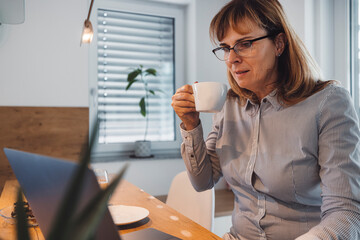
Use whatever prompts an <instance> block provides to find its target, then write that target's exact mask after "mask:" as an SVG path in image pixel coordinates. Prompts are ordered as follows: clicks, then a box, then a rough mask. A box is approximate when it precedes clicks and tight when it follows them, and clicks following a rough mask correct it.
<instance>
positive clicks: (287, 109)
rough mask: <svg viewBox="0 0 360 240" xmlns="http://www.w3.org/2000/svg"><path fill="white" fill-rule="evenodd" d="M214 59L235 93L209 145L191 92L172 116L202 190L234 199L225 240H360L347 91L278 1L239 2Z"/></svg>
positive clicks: (221, 28) (226, 20) (217, 25)
mask: <svg viewBox="0 0 360 240" xmlns="http://www.w3.org/2000/svg"><path fill="white" fill-rule="evenodd" d="M210 35H211V36H212V39H213V40H214V41H215V42H217V43H218V44H219V47H218V48H215V49H214V50H213V52H214V53H215V55H216V57H218V58H219V59H220V60H223V61H225V63H226V65H227V71H228V80H229V84H230V86H231V89H230V90H229V92H228V98H227V100H226V103H225V105H224V107H223V109H222V111H221V112H219V113H217V114H215V115H214V118H213V127H212V131H211V132H210V134H209V136H208V137H207V139H206V143H205V142H204V140H203V135H202V126H201V122H200V119H199V113H198V112H196V111H195V104H194V99H193V96H192V88H191V86H190V85H185V86H183V87H181V88H179V89H178V90H177V92H176V93H175V95H174V96H173V102H172V106H173V108H174V110H175V112H176V113H177V115H178V116H179V117H180V119H181V120H182V124H181V126H180V127H181V133H182V136H183V144H182V146H181V152H182V156H183V159H184V162H185V165H186V167H187V170H188V174H189V177H190V179H191V182H192V184H193V186H194V187H195V189H196V190H198V191H202V190H206V189H210V188H212V187H213V186H214V185H215V183H216V182H217V181H218V180H219V178H220V177H222V176H223V177H224V178H225V180H226V181H227V182H228V183H229V185H230V187H231V189H232V191H233V192H234V194H235V207H234V211H233V215H232V223H233V226H232V227H231V229H230V232H229V233H228V234H226V235H225V236H224V238H225V239H276V240H281V239H286V240H288V239H295V238H296V239H301V240H303V239H304V240H305V239H360V233H359V231H360V230H359V229H360V190H359V189H360V177H359V176H360V174H359V173H360V161H359V156H360V155H359V142H360V133H359V127H358V118H357V115H356V113H355V111H354V107H353V105H352V102H351V99H350V96H349V94H348V92H347V91H346V90H344V89H343V88H341V87H340V86H337V85H335V84H334V83H333V82H332V81H320V77H319V74H318V72H317V70H316V64H315V63H314V62H313V61H312V60H311V57H310V56H309V54H308V52H307V51H306V49H305V47H304V46H303V44H302V43H301V41H300V40H299V38H298V37H297V36H296V34H295V33H294V31H293V30H292V28H291V27H290V25H289V23H288V21H287V19H286V16H285V14H284V12H283V9H282V7H281V5H280V3H279V2H278V1H277V0H233V1H231V2H229V3H228V4H227V5H226V6H224V7H223V9H222V10H221V11H220V12H219V13H218V14H217V15H216V16H215V17H214V19H213V20H212V23H211V26H210Z"/></svg>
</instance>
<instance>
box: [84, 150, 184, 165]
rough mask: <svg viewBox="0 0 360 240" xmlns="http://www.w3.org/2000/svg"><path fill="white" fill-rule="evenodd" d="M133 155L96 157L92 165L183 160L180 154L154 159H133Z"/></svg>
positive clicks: (169, 154)
mask: <svg viewBox="0 0 360 240" xmlns="http://www.w3.org/2000/svg"><path fill="white" fill-rule="evenodd" d="M131 154H132V153H131ZM131 154H127V155H117V156H116V155H108V156H106V155H102V156H101V155H94V156H92V157H91V162H92V163H105V162H117V161H121V162H127V161H152V160H178V159H182V157H181V154H180V153H179V152H174V153H154V155H153V156H152V157H146V158H142V157H133V156H131Z"/></svg>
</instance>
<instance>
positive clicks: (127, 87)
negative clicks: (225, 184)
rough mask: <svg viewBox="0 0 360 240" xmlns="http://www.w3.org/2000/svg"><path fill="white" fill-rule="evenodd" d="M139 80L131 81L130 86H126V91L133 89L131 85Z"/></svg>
mask: <svg viewBox="0 0 360 240" xmlns="http://www.w3.org/2000/svg"><path fill="white" fill-rule="evenodd" d="M137 81H138V80H131V81H129V83H128V85H127V86H126V90H128V89H129V88H130V87H131V85H132V84H133V83H134V82H137Z"/></svg>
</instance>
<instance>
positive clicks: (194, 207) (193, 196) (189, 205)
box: [166, 171, 215, 231]
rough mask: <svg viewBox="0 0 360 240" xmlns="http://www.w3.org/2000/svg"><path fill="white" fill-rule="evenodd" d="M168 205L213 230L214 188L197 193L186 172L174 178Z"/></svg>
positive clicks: (167, 201) (167, 200)
mask: <svg viewBox="0 0 360 240" xmlns="http://www.w3.org/2000/svg"><path fill="white" fill-rule="evenodd" d="M166 204H168V205H169V206H170V207H172V208H174V209H175V210H177V211H178V212H180V213H181V214H183V215H185V216H186V217H188V218H190V219H191V220H193V221H194V222H196V223H198V224H200V225H201V226H203V227H205V228H206V229H208V230H210V231H212V230H213V222H214V208H215V207H214V206H215V195H214V188H212V189H210V190H206V191H203V192H197V191H196V190H195V189H194V188H193V186H192V185H191V182H190V179H189V177H188V175H187V172H186V171H184V172H181V173H179V174H177V175H176V176H175V177H174V179H173V181H172V183H171V186H170V190H169V193H168V197H167V199H166Z"/></svg>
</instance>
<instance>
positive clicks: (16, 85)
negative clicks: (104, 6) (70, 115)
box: [0, 0, 88, 107]
mask: <svg viewBox="0 0 360 240" xmlns="http://www.w3.org/2000/svg"><path fill="white" fill-rule="evenodd" d="M87 9H88V4H87V0H78V1H73V0H62V1H56V0H47V1H42V0H31V1H25V23H23V24H19V25H6V24H2V25H0V105H2V106H81V107H85V106H88V82H87V79H88V68H87V66H88V50H87V46H83V47H79V43H80V36H81V31H82V24H83V21H84V20H85V18H86V16H87Z"/></svg>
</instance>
